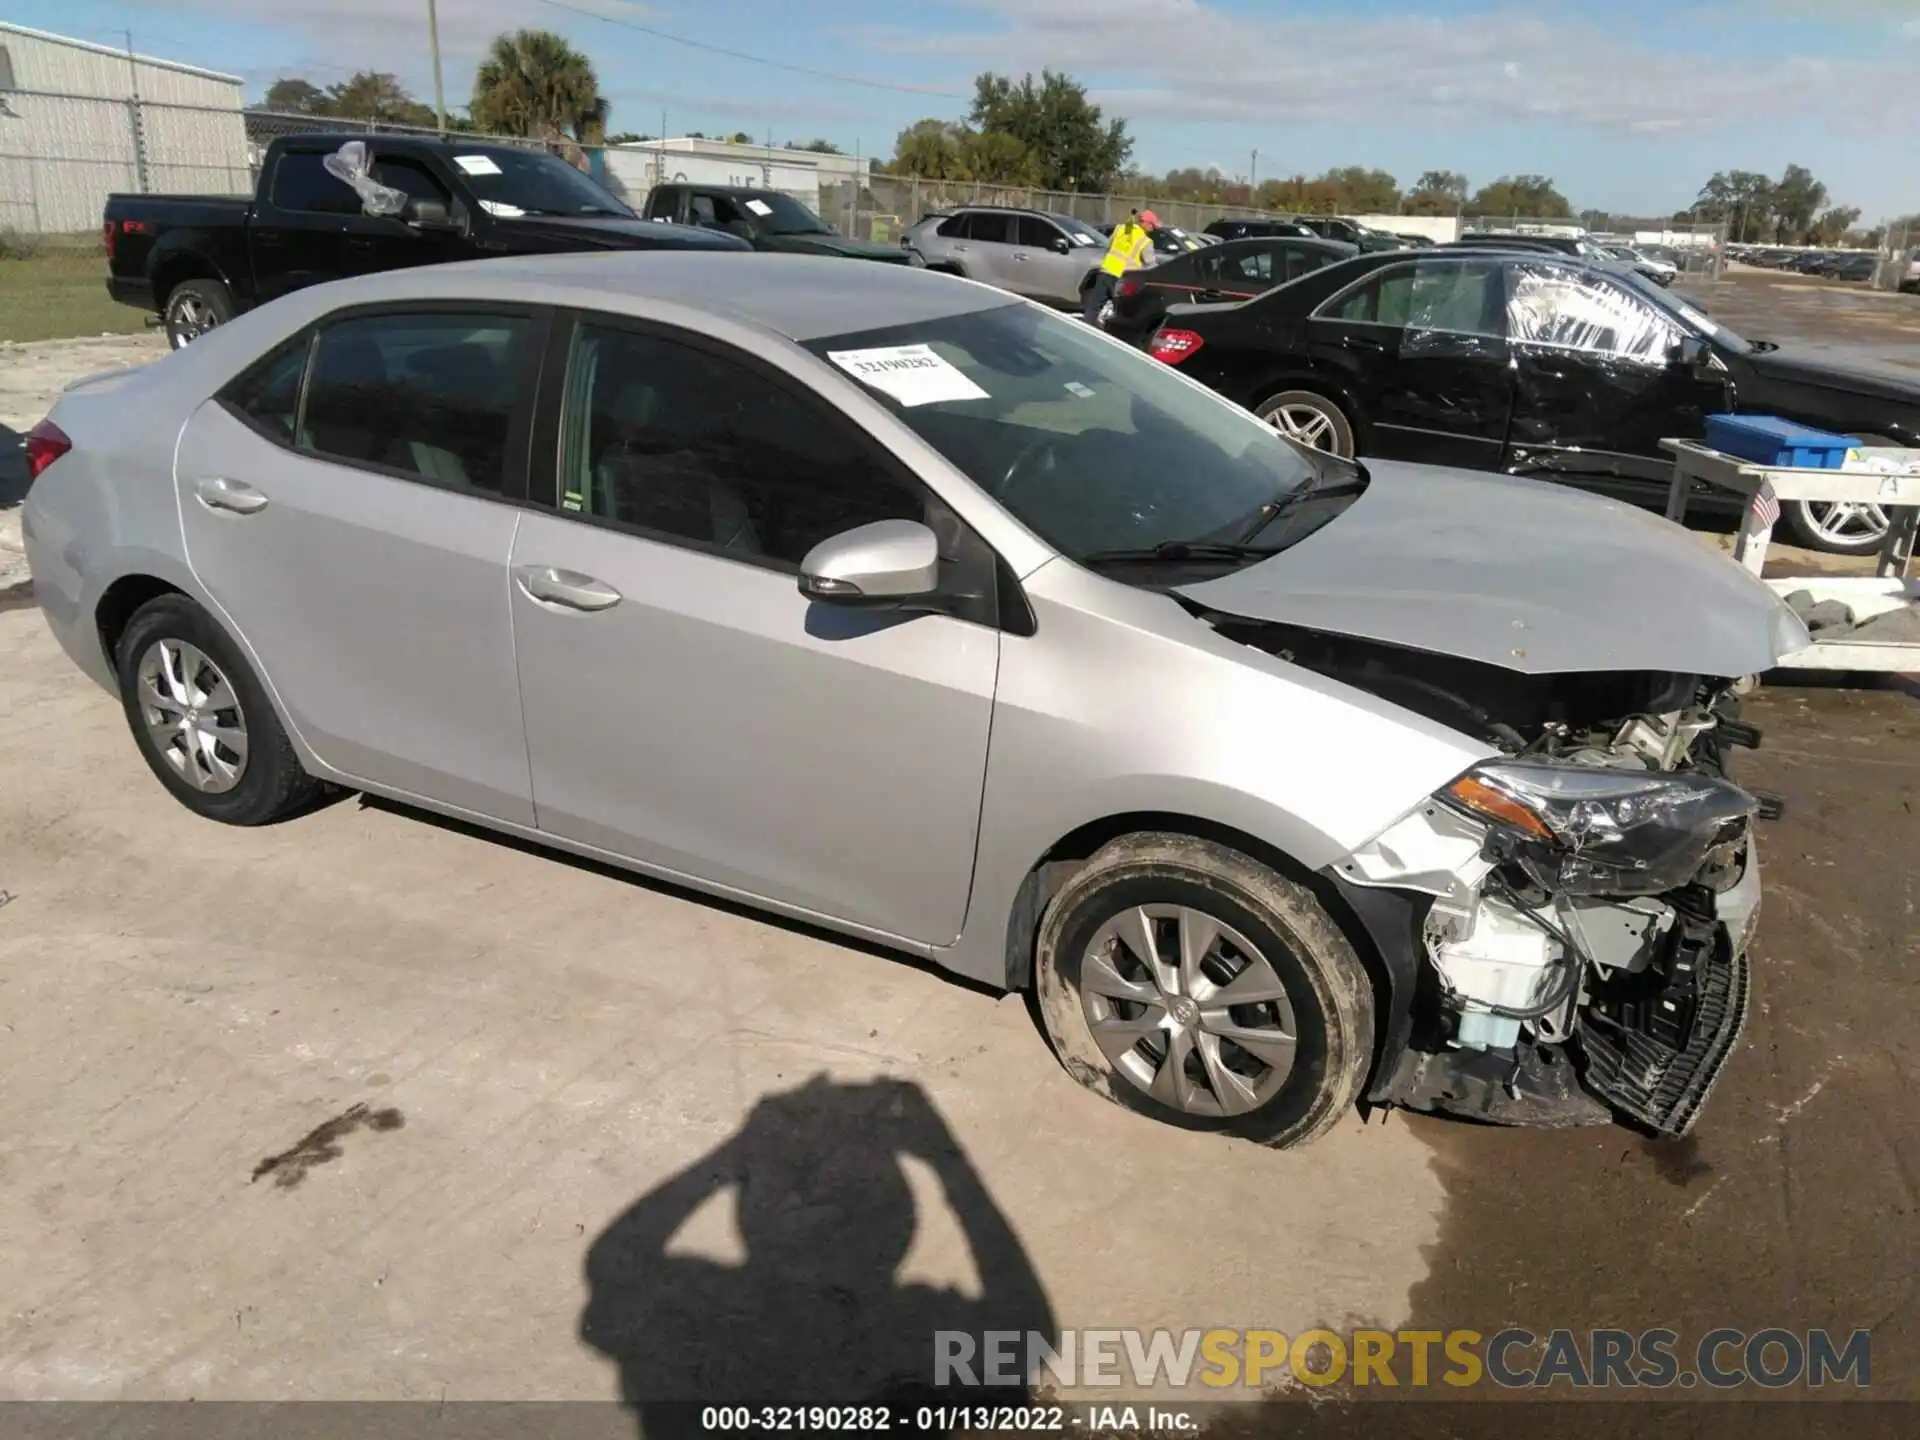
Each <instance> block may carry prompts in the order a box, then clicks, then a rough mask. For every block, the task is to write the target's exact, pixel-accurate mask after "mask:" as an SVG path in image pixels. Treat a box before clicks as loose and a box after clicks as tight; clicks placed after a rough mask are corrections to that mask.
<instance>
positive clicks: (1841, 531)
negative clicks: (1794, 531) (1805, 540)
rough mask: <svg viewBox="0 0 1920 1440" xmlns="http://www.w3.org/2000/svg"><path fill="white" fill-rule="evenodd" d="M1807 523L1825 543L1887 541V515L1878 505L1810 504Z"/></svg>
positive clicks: (1848, 502)
mask: <svg viewBox="0 0 1920 1440" xmlns="http://www.w3.org/2000/svg"><path fill="white" fill-rule="evenodd" d="M1804 503H1805V504H1806V507H1807V523H1808V524H1809V525H1811V526H1812V527H1813V530H1814V533H1815V534H1817V535H1819V536H1820V538H1821V539H1823V540H1838V541H1841V542H1843V543H1845V544H1848V545H1858V544H1861V543H1863V542H1865V541H1868V540H1884V539H1885V538H1886V534H1887V512H1886V511H1885V510H1882V509H1881V508H1880V507H1879V506H1878V505H1865V504H1861V503H1859V502H1856V501H1850V500H1847V501H1831V502H1829V501H1820V500H1808V501H1806V502H1804Z"/></svg>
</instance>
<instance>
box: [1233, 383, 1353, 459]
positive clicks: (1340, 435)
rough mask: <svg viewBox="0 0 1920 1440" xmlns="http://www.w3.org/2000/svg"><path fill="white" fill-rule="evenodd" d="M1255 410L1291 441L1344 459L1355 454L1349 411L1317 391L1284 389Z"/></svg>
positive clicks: (1254, 410)
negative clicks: (1347, 413) (1348, 417)
mask: <svg viewBox="0 0 1920 1440" xmlns="http://www.w3.org/2000/svg"><path fill="white" fill-rule="evenodd" d="M1253 413H1254V414H1255V415H1257V416H1259V417H1260V418H1261V419H1262V420H1264V421H1266V422H1267V424H1269V425H1271V426H1273V428H1274V429H1276V430H1278V431H1279V432H1280V433H1281V434H1282V435H1284V436H1286V437H1287V438H1288V439H1289V440H1293V441H1295V442H1297V443H1299V444H1301V445H1305V446H1306V447H1307V448H1309V449H1311V450H1324V451H1326V452H1327V453H1328V454H1330V455H1337V456H1339V457H1340V458H1341V459H1342V460H1351V459H1352V458H1353V456H1354V443H1353V425H1352V422H1350V421H1349V420H1348V419H1347V415H1346V412H1345V411H1344V410H1342V409H1341V408H1340V407H1339V406H1338V405H1336V404H1335V403H1334V402H1333V401H1331V400H1329V399H1328V398H1327V397H1326V396H1324V395H1322V394H1320V393H1319V392H1318V391H1315V390H1282V391H1281V392H1280V393H1279V394H1277V395H1269V396H1268V397H1267V398H1266V399H1264V400H1262V401H1261V402H1260V403H1259V404H1258V405H1256V406H1254V408H1253Z"/></svg>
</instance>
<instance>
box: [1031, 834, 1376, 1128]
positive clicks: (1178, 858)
mask: <svg viewBox="0 0 1920 1440" xmlns="http://www.w3.org/2000/svg"><path fill="white" fill-rule="evenodd" d="M1151 904H1178V905H1184V906H1188V907H1192V908H1197V909H1202V910H1204V911H1206V912H1207V913H1208V914H1209V915H1211V916H1213V917H1214V918H1216V919H1219V920H1224V921H1225V922H1226V923H1228V924H1229V925H1231V926H1232V927H1233V928H1235V929H1236V930H1239V931H1240V932H1241V933H1242V934H1243V935H1245V936H1246V937H1247V938H1248V940H1249V941H1251V942H1252V943H1253V944H1254V945H1255V946H1256V947H1258V948H1259V949H1260V950H1261V951H1262V953H1263V954H1264V955H1265V956H1266V957H1267V959H1268V960H1269V961H1270V962H1271V963H1272V965H1273V968H1274V970H1275V971H1276V972H1277V973H1278V975H1279V977H1280V979H1281V980H1282V982H1283V983H1284V985H1285V987H1286V989H1287V998H1288V1001H1289V1003H1290V1004H1291V1006H1292V1009H1293V1018H1294V1022H1295V1033H1296V1035H1297V1036H1298V1044H1297V1046H1296V1049H1295V1055H1294V1060H1293V1068H1292V1069H1291V1071H1290V1072H1289V1073H1288V1074H1287V1077H1286V1080H1285V1082H1284V1084H1283V1085H1282V1086H1281V1088H1280V1089H1279V1090H1278V1092H1277V1093H1275V1094H1274V1095H1273V1096H1271V1097H1270V1098H1269V1099H1268V1100H1267V1101H1266V1103H1264V1104H1262V1105H1261V1106H1260V1107H1259V1108H1257V1109H1255V1110H1251V1111H1249V1112H1247V1113H1244V1114H1240V1115H1235V1116H1230V1117H1215V1116H1201V1115H1193V1114H1189V1113H1187V1112H1185V1111H1182V1110H1179V1109H1176V1108H1174V1107H1173V1106H1171V1105H1168V1104H1164V1103H1162V1102H1161V1101H1159V1100H1156V1099H1154V1098H1153V1097H1151V1096H1149V1095H1148V1094H1147V1093H1146V1092H1145V1091H1144V1090H1142V1089H1140V1088H1139V1087H1138V1086H1137V1085H1136V1084H1135V1083H1134V1082H1133V1081H1132V1080H1131V1079H1129V1078H1128V1077H1127V1076H1126V1075H1124V1074H1122V1073H1120V1072H1119V1071H1117V1070H1116V1069H1115V1068H1114V1066H1113V1064H1112V1062H1110V1061H1109V1060H1108V1059H1107V1057H1106V1055H1105V1054H1104V1053H1102V1051H1101V1049H1100V1047H1099V1045H1098V1044H1097V1043H1096V1042H1095V1040H1094V1038H1093V1032H1092V1030H1091V1028H1090V1027H1089V1024H1088V1021H1087V1017H1086V1011H1085V1009H1084V1008H1083V1005H1082V997H1081V991H1080V986H1079V977H1080V967H1081V963H1082V960H1083V959H1084V957H1085V954H1086V950H1087V947H1088V945H1089V944H1090V943H1091V941H1092V939H1093V937H1094V935H1095V932H1096V931H1097V930H1098V929H1099V928H1100V926H1101V925H1103V924H1104V923H1105V922H1106V921H1107V920H1108V919H1110V918H1111V917H1112V916H1113V915H1115V914H1116V913H1118V912H1119V911H1121V910H1123V909H1125V908H1127V907H1129V906H1133V905H1151ZM1034 985H1035V992H1036V1001H1037V1006H1038V1009H1039V1011H1040V1017H1041V1021H1042V1023H1043V1024H1044V1025H1045V1027H1046V1031H1047V1037H1048V1039H1049V1040H1050V1041H1051V1042H1052V1044H1053V1049H1054V1054H1055V1055H1056V1056H1058V1057H1059V1060H1060V1063H1061V1064H1062V1065H1063V1066H1065V1067H1066V1069H1067V1072H1068V1073H1069V1074H1070V1075H1072V1076H1073V1077H1074V1078H1075V1079H1076V1080H1078V1081H1079V1082H1080V1083H1081V1084H1082V1085H1085V1086H1086V1087H1087V1088H1088V1089H1089V1090H1092V1091H1094V1092H1095V1093H1096V1094H1099V1095H1104V1096H1105V1097H1106V1098H1107V1099H1109V1100H1111V1101H1113V1102H1114V1103H1115V1104H1116V1105H1120V1106H1124V1107H1125V1108H1126V1109H1129V1110H1134V1111H1138V1112H1139V1113H1140V1114H1142V1115H1147V1116H1150V1117H1152V1118H1153V1119H1156V1120H1160V1121H1163V1122H1165V1123H1167V1124H1171V1125H1177V1126H1180V1127H1181V1128H1183V1129H1189V1130H1208V1131H1216V1132H1219V1133H1221V1134H1226V1135H1232V1136H1235V1137H1237V1138H1240V1139H1244V1140H1251V1141H1254V1142H1256V1143H1258V1144H1262V1145H1268V1146H1272V1147H1273V1148H1275V1149H1286V1148H1290V1147H1292V1146H1297V1145H1304V1144H1306V1143H1307V1142H1308V1141H1310V1140H1314V1139H1317V1138H1318V1137H1319V1136H1321V1135H1322V1134H1324V1133H1326V1131H1328V1130H1330V1129H1332V1128H1333V1126H1334V1125H1336V1124H1338V1123H1339V1121H1340V1118H1341V1117H1342V1116H1343V1115H1345V1114H1346V1113H1347V1111H1348V1110H1350V1109H1351V1108H1352V1107H1353V1105H1354V1104H1355V1102H1356V1101H1357V1100H1358V1098H1359V1096H1360V1093H1361V1088H1362V1086H1363V1084H1364V1082H1365V1079H1366V1073H1367V1067H1368V1064H1369V1062H1370V1061H1371V1059H1372V1055H1373V991H1372V987H1371V985H1370V983H1369V981H1368V979H1367V973H1366V970H1365V968H1364V967H1363V966H1362V965H1361V963H1360V959H1359V957H1358V956H1357V955H1355V954H1354V952H1353V947H1352V946H1351V945H1350V944H1349V943H1348V942H1347V939H1346V937H1345V936H1344V935H1343V934H1342V933H1341V931H1340V929H1339V927H1338V926H1336V925H1335V924H1334V922H1333V920H1332V918H1331V917H1329V916H1328V914H1327V912H1326V911H1325V910H1324V909H1322V908H1321V906H1320V903H1319V901H1317V900H1316V899H1315V898H1314V897H1313V895H1312V893H1311V892H1309V891H1308V890H1307V889H1306V888H1305V887H1304V886H1302V885H1299V884H1296V883H1295V882H1293V881H1291V880H1288V879H1286V878H1285V877H1284V876H1282V875H1279V874H1277V873H1276V872H1275V871H1273V870H1271V869H1269V868H1268V867H1267V866H1265V865H1262V864H1260V863H1259V862H1258V861H1256V860H1253V859H1251V858H1249V857H1248V856H1246V855H1244V854H1242V853H1240V852H1239V851H1237V850H1232V849H1229V848H1227V847H1226V846H1224V845H1217V844H1214V843H1213V842H1211V841H1207V840H1199V839H1195V838H1193V837H1191V836H1186V835H1175V834H1156V833H1147V834H1139V835H1129V836H1126V837H1124V838H1122V839H1119V840H1115V841H1113V842H1112V843H1111V844H1109V845H1107V846H1106V847H1104V848H1103V849H1102V850H1101V851H1100V852H1099V853H1098V854H1096V855H1095V856H1094V857H1093V858H1092V859H1091V860H1089V861H1088V862H1087V863H1086V865H1085V866H1084V867H1083V868H1081V869H1080V870H1079V871H1078V872H1076V873H1075V874H1074V875H1073V876H1072V877H1071V878H1070V879H1069V880H1068V881H1067V882H1066V884H1065V885H1063V886H1062V887H1061V889H1060V891H1059V893H1058V894H1056V895H1055V896H1054V897H1053V899H1052V901H1051V902H1050V903H1049V904H1048V906H1047V909H1046V913H1045V914H1044V915H1043V916H1042V917H1041V921H1040V933H1039V937H1038V944H1037V951H1036V957H1035V963H1034Z"/></svg>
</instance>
